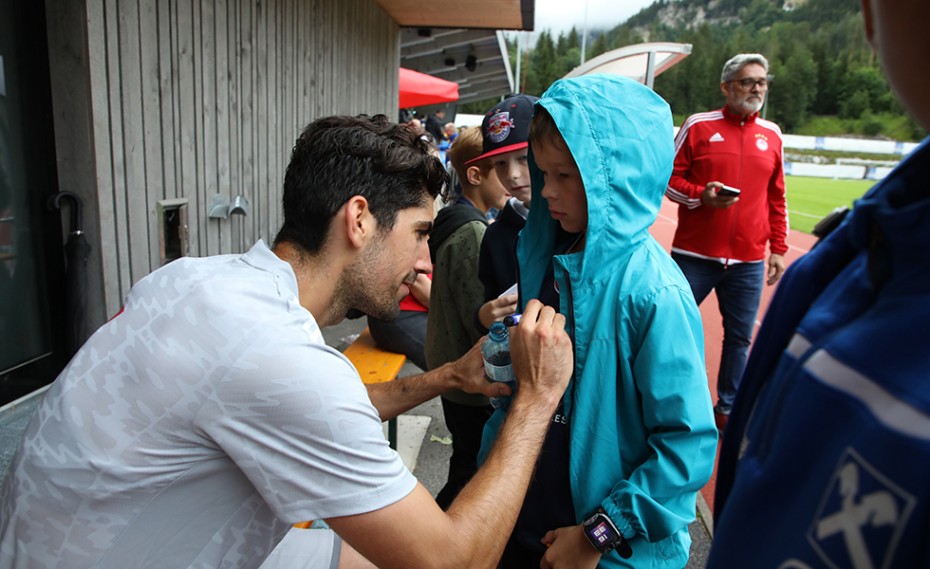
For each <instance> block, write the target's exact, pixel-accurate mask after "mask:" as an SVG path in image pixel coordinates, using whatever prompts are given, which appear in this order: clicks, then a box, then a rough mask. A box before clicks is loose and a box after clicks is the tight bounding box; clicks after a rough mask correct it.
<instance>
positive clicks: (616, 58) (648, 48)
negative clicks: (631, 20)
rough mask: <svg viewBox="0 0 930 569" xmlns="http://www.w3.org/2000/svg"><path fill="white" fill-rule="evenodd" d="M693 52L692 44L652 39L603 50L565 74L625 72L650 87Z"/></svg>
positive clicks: (616, 73) (626, 75)
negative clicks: (663, 73)
mask: <svg viewBox="0 0 930 569" xmlns="http://www.w3.org/2000/svg"><path fill="white" fill-rule="evenodd" d="M689 55H691V44H689V43H668V42H652V43H640V44H636V45H628V46H626V47H621V48H618V49H614V50H611V51H608V52H607V53H602V54H601V55H599V56H597V57H595V58H594V59H592V60H590V61H587V62H585V63H583V64H582V65H579V66H578V67H576V68H574V69H572V70H571V71H569V72H568V74H566V75H565V76H566V77H577V76H579V75H587V74H589V73H611V74H614V75H623V76H624V77H630V78H632V79H636V80H637V81H639V82H641V83H645V84H646V85H648V86H649V87H650V88H651V87H652V83H653V81H654V80H655V78H656V77H657V76H658V75H659V74H660V73H662V72H663V71H666V70H668V69H670V68H671V67H672V66H674V65H675V64H676V63H678V62H679V61H681V60H682V59H684V58H686V57H688V56H689Z"/></svg>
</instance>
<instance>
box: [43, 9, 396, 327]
mask: <svg viewBox="0 0 930 569" xmlns="http://www.w3.org/2000/svg"><path fill="white" fill-rule="evenodd" d="M46 6H47V12H48V19H49V44H50V52H51V55H50V58H51V70H52V90H53V104H54V108H55V128H56V151H57V154H58V156H57V160H58V174H59V180H60V186H61V189H63V190H71V191H75V192H77V193H78V194H79V195H81V196H82V197H83V198H84V200H85V227H86V229H87V233H88V239H89V240H90V242H91V244H92V246H93V249H94V250H93V253H92V258H91V265H92V266H91V272H90V289H91V298H90V299H89V309H90V310H89V316H90V319H91V322H90V329H91V330H93V329H95V328H96V327H97V326H99V325H100V324H102V323H103V322H104V321H105V320H106V319H107V318H109V317H110V316H112V315H113V314H114V313H115V312H116V311H117V310H118V309H119V307H120V305H121V304H122V302H123V299H124V298H125V295H126V293H127V292H128V290H129V287H130V286H131V285H132V284H133V283H134V282H136V281H138V280H139V279H140V278H141V277H143V276H145V275H146V274H147V273H149V272H151V271H152V270H153V269H155V268H157V267H158V266H159V265H160V251H161V248H160V244H159V237H160V230H159V224H158V211H159V207H158V206H159V202H160V201H161V202H164V201H166V200H169V201H170V200H178V199H186V200H187V201H188V203H189V205H188V210H187V211H188V216H187V222H188V240H187V242H188V246H189V251H188V254H190V255H193V256H202V255H213V254H217V253H232V252H241V251H244V250H246V249H247V248H248V247H250V246H251V244H252V243H253V242H254V241H256V240H258V239H264V240H265V241H266V242H270V241H271V240H272V239H273V238H274V235H275V233H276V231H277V229H278V227H279V226H280V223H281V221H282V215H281V211H280V209H281V208H280V188H281V185H282V181H283V177H284V170H285V167H286V165H287V162H288V158H289V154H290V150H291V148H292V146H293V143H294V140H295V139H296V137H297V135H298V134H299V132H300V130H301V129H302V127H303V126H305V125H306V124H307V123H308V122H310V121H311V120H312V119H314V118H316V117H320V116H325V115H330V114H358V113H369V114H374V113H386V114H388V116H391V117H392V118H395V117H396V107H397V68H398V62H399V59H400V56H399V40H398V37H399V36H398V34H399V29H398V27H397V25H396V23H395V22H394V21H393V20H391V18H390V17H388V15H387V14H386V13H385V12H384V11H383V10H382V9H381V8H379V7H378V6H377V4H376V3H375V1H374V0H83V2H79V1H75V0H46ZM217 194H219V195H221V196H224V197H225V198H226V199H229V200H232V199H234V198H235V197H236V196H239V195H241V196H244V197H245V198H246V199H248V201H249V204H250V207H249V212H248V214H247V215H246V216H231V217H230V218H229V219H225V220H223V219H209V218H208V213H209V205H210V203H211V200H212V198H213V196H215V195H217Z"/></svg>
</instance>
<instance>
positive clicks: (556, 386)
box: [510, 299, 574, 403]
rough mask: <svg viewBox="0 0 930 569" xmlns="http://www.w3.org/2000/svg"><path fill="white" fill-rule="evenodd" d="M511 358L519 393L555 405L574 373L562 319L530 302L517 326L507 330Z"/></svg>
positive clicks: (551, 310)
mask: <svg viewBox="0 0 930 569" xmlns="http://www.w3.org/2000/svg"><path fill="white" fill-rule="evenodd" d="M510 358H511V360H512V361H513V370H514V373H515V374H516V377H517V386H518V388H519V389H517V397H520V394H521V393H524V394H527V395H530V394H532V395H534V396H536V397H540V398H542V399H552V400H553V401H554V402H556V403H557V402H558V400H559V398H561V397H562V393H564V391H565V388H566V386H568V380H569V379H570V378H571V376H572V372H573V370H574V354H573V353H572V341H571V339H570V338H569V336H568V333H567V332H566V331H565V316H563V315H561V314H559V313H557V312H556V311H555V310H554V309H553V308H551V307H549V306H545V305H544V304H543V303H541V302H539V301H538V300H535V299H533V300H531V301H529V302H528V303H527V305H526V308H525V309H524V311H523V317H522V318H521V319H520V323H519V324H518V325H516V326H514V327H512V328H511V329H510Z"/></svg>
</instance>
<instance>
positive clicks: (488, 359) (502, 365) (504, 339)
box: [481, 322, 517, 409]
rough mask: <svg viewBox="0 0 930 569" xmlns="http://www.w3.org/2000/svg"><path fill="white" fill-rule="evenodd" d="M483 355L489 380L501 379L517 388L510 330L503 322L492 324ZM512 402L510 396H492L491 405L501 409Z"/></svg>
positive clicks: (483, 348)
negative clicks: (512, 363) (511, 359)
mask: <svg viewBox="0 0 930 569" xmlns="http://www.w3.org/2000/svg"><path fill="white" fill-rule="evenodd" d="M481 355H482V357H483V358H484V374H485V375H486V376H487V378H488V381H501V382H504V383H506V384H507V385H509V386H510V389H511V390H514V391H515V390H516V389H517V380H516V377H515V376H514V374H513V366H512V365H511V363H510V332H509V331H508V330H507V326H505V325H504V323H503V322H495V323H494V324H491V329H490V330H489V332H488V337H487V339H486V340H485V341H484V344H482V345H481ZM509 404H510V397H492V398H491V405H492V406H493V407H494V408H495V409H500V408H501V407H505V408H506V406H507V405H509Z"/></svg>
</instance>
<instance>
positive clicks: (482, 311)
mask: <svg viewBox="0 0 930 569" xmlns="http://www.w3.org/2000/svg"><path fill="white" fill-rule="evenodd" d="M518 298H519V296H518V295H516V294H505V295H504V296H501V297H499V298H495V299H494V300H489V301H487V302H485V303H484V304H482V305H481V308H479V309H478V321H480V322H481V325H482V326H484V327H485V328H490V327H491V324H493V323H495V322H500V321H501V320H503V319H504V317H505V316H510V315H511V314H514V313H515V312H516V311H517V299H518Z"/></svg>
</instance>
